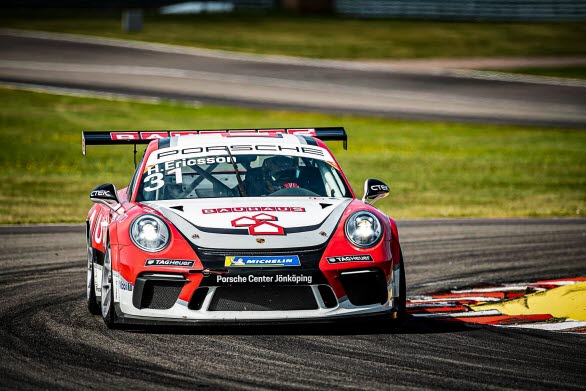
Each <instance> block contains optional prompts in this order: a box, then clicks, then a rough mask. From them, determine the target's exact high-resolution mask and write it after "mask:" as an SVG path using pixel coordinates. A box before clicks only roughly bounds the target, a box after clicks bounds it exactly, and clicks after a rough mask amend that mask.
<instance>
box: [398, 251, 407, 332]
mask: <svg viewBox="0 0 586 391" xmlns="http://www.w3.org/2000/svg"><path fill="white" fill-rule="evenodd" d="M400 261H401V263H400V266H399V297H397V307H398V308H397V319H396V324H397V325H400V324H402V323H403V322H405V320H406V319H407V282H406V279H405V264H404V263H403V251H401V260H400Z"/></svg>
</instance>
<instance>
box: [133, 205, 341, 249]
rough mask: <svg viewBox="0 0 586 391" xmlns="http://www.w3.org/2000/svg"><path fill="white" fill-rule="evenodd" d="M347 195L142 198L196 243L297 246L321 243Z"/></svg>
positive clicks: (223, 246)
mask: <svg viewBox="0 0 586 391" xmlns="http://www.w3.org/2000/svg"><path fill="white" fill-rule="evenodd" d="M351 201H352V199H349V198H326V197H242V198H208V199H193V200H166V201H150V202H143V204H144V205H147V206H149V207H151V208H153V209H156V210H158V211H159V212H160V213H162V214H163V215H164V216H165V217H166V218H167V219H168V220H169V221H171V223H173V224H174V225H175V227H176V228H177V229H178V230H179V231H181V233H182V234H183V235H184V236H185V237H186V238H187V240H189V241H190V242H191V243H193V244H194V245H196V246H199V247H205V248H217V249H256V250H261V249H275V248H283V249H285V248H286V249H289V248H301V247H312V246H318V245H321V244H324V243H325V242H326V241H327V240H328V239H329V238H330V237H331V235H332V233H333V232H334V230H335V229H336V227H337V225H338V221H339V220H340V218H341V216H342V214H343V212H344V210H345V209H346V207H347V206H348V204H349V203H350V202H351Z"/></svg>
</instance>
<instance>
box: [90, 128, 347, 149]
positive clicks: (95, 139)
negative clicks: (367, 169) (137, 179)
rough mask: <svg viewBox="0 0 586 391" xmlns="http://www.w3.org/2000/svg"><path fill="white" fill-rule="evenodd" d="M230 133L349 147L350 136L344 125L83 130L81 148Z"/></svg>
mask: <svg viewBox="0 0 586 391" xmlns="http://www.w3.org/2000/svg"><path fill="white" fill-rule="evenodd" d="M210 133H229V134H233V135H239V134H241V135H254V134H259V135H276V134H297V135H302V136H311V137H316V138H318V139H320V140H322V141H343V142H344V149H348V136H347V135H346V130H345V129H344V128H342V127H331V128H287V129H273V128H267V129H216V130H133V131H116V130H113V131H98V132H86V131H84V132H81V150H82V152H83V154H84V155H85V149H86V146H87V145H137V144H148V143H150V142H151V141H153V140H156V139H161V138H167V137H175V136H187V135H190V134H210Z"/></svg>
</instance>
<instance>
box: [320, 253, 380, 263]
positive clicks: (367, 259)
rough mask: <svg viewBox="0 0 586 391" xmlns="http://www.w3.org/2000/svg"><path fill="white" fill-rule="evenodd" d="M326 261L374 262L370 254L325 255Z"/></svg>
mask: <svg viewBox="0 0 586 391" xmlns="http://www.w3.org/2000/svg"><path fill="white" fill-rule="evenodd" d="M326 259H327V260H328V263H345V262H374V259H372V257H371V256H370V255H368V254H367V255H342V256H339V257H327V258H326Z"/></svg>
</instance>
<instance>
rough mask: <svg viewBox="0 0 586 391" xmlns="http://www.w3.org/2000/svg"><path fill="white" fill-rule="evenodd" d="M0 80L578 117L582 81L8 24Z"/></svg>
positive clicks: (553, 119)
mask: <svg viewBox="0 0 586 391" xmlns="http://www.w3.org/2000/svg"><path fill="white" fill-rule="evenodd" d="M128 45H130V46H131V47H128ZM0 81H5V82H17V83H35V84H41V85H48V86H54V87H66V88H79V89H86V90H91V91H98V92H112V93H122V94H129V95H140V96H154V97H161V98H168V99H176V100H186V101H193V100H196V101H201V102H204V103H211V104H221V105H236V106H244V107H258V108H276V109H293V110H306V111H319V112H331V113H342V114H368V115H378V116H386V117H393V118H415V119H433V120H435V119H441V120H458V121H477V122H482V123H485V122H491V123H511V124H536V125H555V126H569V127H576V126H578V127H584V126H586V85H582V86H577V85H575V86H568V85H555V84H542V83H540V82H535V83H534V82H531V83H529V82H518V81H495V80H482V79H479V78H474V77H466V76H462V75H460V76H457V75H455V74H451V75H448V74H442V73H439V74H434V73H429V72H427V73H425V72H424V73H421V71H416V70H414V71H413V72H407V71H405V70H404V69H403V70H396V69H392V68H391V69H389V70H383V69H380V68H376V67H374V68H373V67H369V66H367V65H364V66H363V67H362V68H361V67H360V66H350V65H348V64H347V63H346V65H343V64H340V63H339V62H338V63H336V62H317V61H299V60H295V59H290V60H287V59H279V60H275V59H274V58H272V59H271V58H261V57H258V56H251V55H238V54H225V53H224V54H222V53H219V52H214V51H206V50H202V49H186V48H184V49H182V48H179V47H174V48H171V49H169V47H165V48H161V47H158V46H156V45H154V46H153V45H152V44H145V43H131V44H127V43H115V42H112V41H108V40H104V39H98V38H71V37H69V38H67V37H63V36H59V35H51V34H39V33H23V32H14V31H8V30H0ZM300 126H306V125H305V124H301V125H300Z"/></svg>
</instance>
